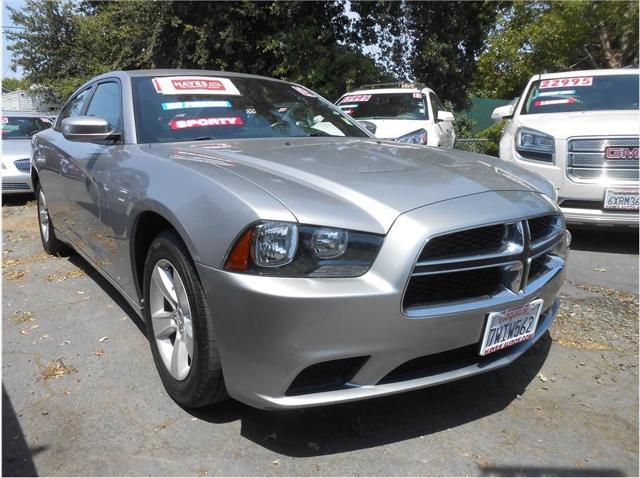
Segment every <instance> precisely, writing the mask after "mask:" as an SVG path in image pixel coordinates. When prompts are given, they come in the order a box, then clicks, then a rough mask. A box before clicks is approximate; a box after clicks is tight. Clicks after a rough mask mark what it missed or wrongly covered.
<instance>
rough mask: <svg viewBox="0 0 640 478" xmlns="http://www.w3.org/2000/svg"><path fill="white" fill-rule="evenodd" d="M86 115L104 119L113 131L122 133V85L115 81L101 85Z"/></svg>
mask: <svg viewBox="0 0 640 478" xmlns="http://www.w3.org/2000/svg"><path fill="white" fill-rule="evenodd" d="M85 114H86V115H87V116H99V117H101V118H104V119H106V120H107V122H108V123H109V126H111V128H112V129H114V130H115V131H120V130H121V129H122V99H121V94H120V84H119V83H117V82H115V81H113V82H109V83H100V84H99V85H98V87H97V88H96V91H95V93H94V94H93V97H92V98H91V102H90V103H89V107H88V108H87V112H86V113H85Z"/></svg>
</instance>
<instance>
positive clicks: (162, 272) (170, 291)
mask: <svg viewBox="0 0 640 478" xmlns="http://www.w3.org/2000/svg"><path fill="white" fill-rule="evenodd" d="M151 279H152V280H153V282H154V283H155V285H156V287H158V290H160V293H161V294H162V295H163V296H164V298H165V299H167V302H169V305H170V306H171V308H172V309H173V310H176V308H177V305H178V297H177V296H176V291H175V286H174V282H173V278H172V277H171V274H170V273H169V271H168V270H166V269H163V268H161V267H159V266H157V265H156V267H155V268H154V269H153V274H152V276H151Z"/></svg>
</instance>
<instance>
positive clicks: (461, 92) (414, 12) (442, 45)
mask: <svg viewBox="0 0 640 478" xmlns="http://www.w3.org/2000/svg"><path fill="white" fill-rule="evenodd" d="M500 5H501V4H500V3H494V2H480V1H478V2H461V1H450V2H412V1H406V0H405V1H402V2H386V1H382V0H381V1H378V2H375V3H370V2H354V3H353V4H352V9H353V11H354V12H356V13H357V14H358V15H359V18H358V19H357V20H356V21H355V22H354V29H353V31H354V33H353V37H354V38H355V41H357V42H358V43H359V44H361V45H363V46H375V47H377V48H378V53H377V59H378V60H379V61H381V62H382V63H383V64H384V65H385V66H386V67H387V68H389V69H390V70H391V71H392V72H393V73H395V75H396V76H397V77H398V78H399V79H414V80H416V81H420V82H424V83H427V84H428V85H429V86H430V87H432V88H433V89H434V90H435V91H436V92H437V93H438V95H439V96H441V97H442V98H443V99H444V100H449V101H451V102H452V103H453V104H454V105H455V108H456V110H460V109H465V107H466V106H467V105H468V104H467V103H468V100H467V93H468V89H469V85H470V84H471V83H472V80H473V78H474V75H475V73H476V58H477V56H478V55H479V54H480V51H481V50H482V48H483V45H484V41H485V38H486V35H487V32H488V31H489V29H490V27H491V26H492V25H493V23H494V21H495V18H496V14H497V11H498V9H499V7H500Z"/></svg>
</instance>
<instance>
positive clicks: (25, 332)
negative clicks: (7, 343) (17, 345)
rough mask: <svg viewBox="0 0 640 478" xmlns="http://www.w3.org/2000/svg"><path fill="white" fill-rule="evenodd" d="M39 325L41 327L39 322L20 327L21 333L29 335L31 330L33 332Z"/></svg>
mask: <svg viewBox="0 0 640 478" xmlns="http://www.w3.org/2000/svg"><path fill="white" fill-rule="evenodd" d="M38 327H40V326H39V325H38V324H35V325H32V326H31V327H27V328H26V329H20V333H21V334H22V335H29V332H31V331H32V330H34V329H37V328H38Z"/></svg>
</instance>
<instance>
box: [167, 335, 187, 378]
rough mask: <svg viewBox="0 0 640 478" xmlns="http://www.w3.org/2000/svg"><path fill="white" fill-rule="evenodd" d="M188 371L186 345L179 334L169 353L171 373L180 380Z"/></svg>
mask: <svg viewBox="0 0 640 478" xmlns="http://www.w3.org/2000/svg"><path fill="white" fill-rule="evenodd" d="M188 372H189V360H188V354H187V345H186V343H185V342H184V340H183V338H182V337H181V336H178V337H176V341H175V342H174V344H173V351H172V355H171V375H173V376H174V377H176V378H177V379H178V380H182V379H183V378H184V377H185V376H186V374H187V373H188Z"/></svg>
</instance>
